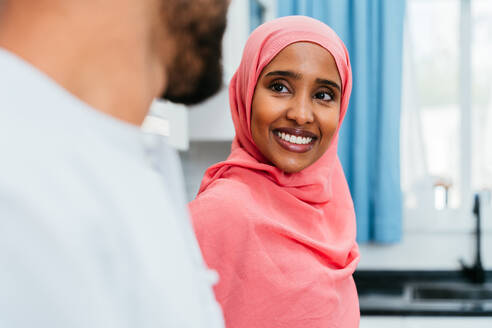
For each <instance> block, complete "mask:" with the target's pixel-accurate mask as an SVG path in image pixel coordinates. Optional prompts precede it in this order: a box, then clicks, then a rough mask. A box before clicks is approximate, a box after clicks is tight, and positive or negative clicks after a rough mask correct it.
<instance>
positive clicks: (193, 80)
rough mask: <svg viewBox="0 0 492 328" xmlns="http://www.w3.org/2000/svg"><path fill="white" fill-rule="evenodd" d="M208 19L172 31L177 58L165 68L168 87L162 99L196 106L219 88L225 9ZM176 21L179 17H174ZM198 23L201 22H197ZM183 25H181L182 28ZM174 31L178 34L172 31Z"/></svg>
mask: <svg viewBox="0 0 492 328" xmlns="http://www.w3.org/2000/svg"><path fill="white" fill-rule="evenodd" d="M219 12H220V14H219V15H216V16H215V17H211V16H209V17H207V18H208V19H204V18H200V17H197V18H195V20H193V21H191V20H190V19H188V20H186V19H185V21H188V22H187V23H186V24H179V23H176V24H175V25H174V27H173V28H172V32H174V33H173V37H174V38H175V40H176V42H175V44H176V56H175V58H174V61H173V62H172V64H171V65H170V67H169V68H168V81H169V82H168V88H167V90H166V91H165V93H164V94H163V95H162V98H163V99H167V100H169V101H172V102H175V103H181V104H185V105H193V104H197V103H199V102H201V101H203V100H205V99H207V98H209V97H210V96H212V95H213V94H215V93H216V92H217V91H218V90H219V89H220V87H221V86H222V72H223V70H222V61H221V58H222V37H223V34H224V30H225V26H226V18H225V16H226V15H225V13H226V8H224V9H223V10H220V11H219ZM174 19H175V22H176V20H179V18H178V17H175V18H174ZM199 20H200V21H199ZM183 25H184V26H183ZM175 31H177V33H176V32H175Z"/></svg>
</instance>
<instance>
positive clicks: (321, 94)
mask: <svg viewBox="0 0 492 328" xmlns="http://www.w3.org/2000/svg"><path fill="white" fill-rule="evenodd" d="M314 97H315V98H316V99H319V100H324V101H330V100H332V99H333V96H332V95H331V94H330V93H328V92H326V91H322V92H318V93H316V94H315V95H314Z"/></svg>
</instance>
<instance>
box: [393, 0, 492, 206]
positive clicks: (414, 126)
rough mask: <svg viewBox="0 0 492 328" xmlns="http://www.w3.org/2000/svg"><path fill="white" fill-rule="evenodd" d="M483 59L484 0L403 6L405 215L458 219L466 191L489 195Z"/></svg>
mask: <svg viewBox="0 0 492 328" xmlns="http://www.w3.org/2000/svg"><path fill="white" fill-rule="evenodd" d="M490 54H492V1H489V0H408V1H407V21H406V30H405V45H404V72H403V76H404V81H403V100H402V105H403V106H402V147H401V149H402V188H403V190H404V194H405V206H406V208H407V210H410V212H411V211H412V210H415V211H417V212H418V213H424V212H427V213H429V210H430V209H439V210H442V209H448V213H451V212H453V211H454V212H456V213H461V214H462V213H464V212H469V211H470V209H471V202H472V195H473V193H475V192H478V191H479V190H483V189H487V190H489V192H490V189H492V131H491V129H492V60H490ZM419 210H420V211H419ZM430 212H432V211H430ZM434 214H435V213H434ZM461 214H460V215H461ZM432 215H433V214H432Z"/></svg>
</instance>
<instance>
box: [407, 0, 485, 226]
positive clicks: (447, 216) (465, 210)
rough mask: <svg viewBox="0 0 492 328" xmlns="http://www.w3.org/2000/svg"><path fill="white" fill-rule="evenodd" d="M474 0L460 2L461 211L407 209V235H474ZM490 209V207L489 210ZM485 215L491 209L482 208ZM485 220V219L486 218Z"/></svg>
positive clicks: (452, 209)
mask: <svg viewBox="0 0 492 328" xmlns="http://www.w3.org/2000/svg"><path fill="white" fill-rule="evenodd" d="M471 2H472V0H460V18H459V44H458V47H459V63H458V65H459V92H460V94H459V110H460V134H461V135H460V140H461V143H460V145H459V147H460V172H459V176H460V200H461V201H460V207H459V208H445V209H441V210H439V209H436V208H434V207H432V208H417V209H409V208H404V230H405V232H465V233H466V232H472V231H473V229H474V227H475V220H474V219H473V214H472V206H473V193H474V190H473V189H472V171H471V170H472V147H471V146H472V141H473V140H472V119H471V115H470V112H471V111H472V93H471V85H472V66H471V58H472V57H471V49H472V10H471ZM488 207H490V206H488ZM482 209H483V211H484V212H485V213H490V212H492V211H491V209H490V208H485V209H484V208H482ZM484 217H485V216H484ZM482 228H483V230H484V231H487V232H492V220H482Z"/></svg>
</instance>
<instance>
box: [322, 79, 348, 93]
mask: <svg viewBox="0 0 492 328" xmlns="http://www.w3.org/2000/svg"><path fill="white" fill-rule="evenodd" d="M316 83H319V84H328V85H331V86H332V87H335V88H337V89H338V91H342V88H340V86H339V85H338V83H336V82H333V81H331V80H325V79H320V78H317V79H316Z"/></svg>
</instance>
